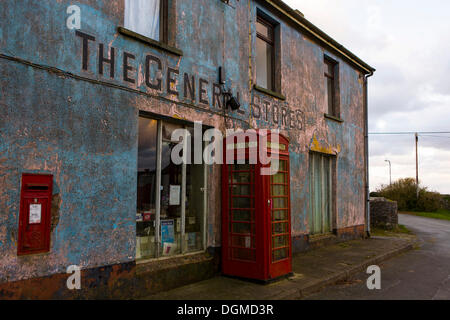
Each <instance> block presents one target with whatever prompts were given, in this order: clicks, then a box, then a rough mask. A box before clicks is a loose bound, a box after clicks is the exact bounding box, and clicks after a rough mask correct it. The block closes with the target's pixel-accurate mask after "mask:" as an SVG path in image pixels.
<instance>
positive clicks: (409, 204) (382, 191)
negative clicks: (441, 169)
mask: <svg viewBox="0 0 450 320" xmlns="http://www.w3.org/2000/svg"><path fill="white" fill-rule="evenodd" d="M376 193H377V194H379V196H380V197H384V198H386V199H390V200H393V201H397V205H398V210H400V211H408V210H409V211H426V212H436V211H437V210H438V209H440V207H441V196H440V194H439V193H436V192H430V191H428V190H427V188H426V187H420V185H419V198H417V189H416V180H415V179H414V178H405V179H400V180H398V181H395V182H394V183H392V184H391V185H383V186H381V187H380V188H379V189H378V190H377V192H376Z"/></svg>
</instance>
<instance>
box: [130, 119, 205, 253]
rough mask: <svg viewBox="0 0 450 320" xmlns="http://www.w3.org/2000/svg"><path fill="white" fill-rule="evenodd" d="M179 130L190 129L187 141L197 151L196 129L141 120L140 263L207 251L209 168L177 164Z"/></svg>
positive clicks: (139, 153)
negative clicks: (176, 135)
mask: <svg viewBox="0 0 450 320" xmlns="http://www.w3.org/2000/svg"><path fill="white" fill-rule="evenodd" d="M176 129H187V132H188V133H187V134H186V136H185V137H186V138H187V139H188V142H189V141H190V144H191V150H194V149H193V148H194V147H193V143H194V141H193V133H194V132H193V128H191V127H189V126H186V125H180V124H173V123H170V122H165V121H162V120H155V119H150V118H146V117H140V118H139V148H138V189H137V213H136V230H137V245H136V258H137V259H146V258H157V257H164V256H173V255H179V254H183V253H187V252H195V251H200V250H203V249H204V247H203V243H204V221H205V220H204V219H205V210H204V208H205V202H206V201H205V192H204V190H205V185H206V181H205V177H206V173H205V166H204V164H184V163H182V164H175V163H173V161H172V158H171V153H172V150H173V148H174V147H175V146H176V145H177V144H178V143H179V141H173V140H172V133H173V132H174V130H176ZM190 137H191V138H190ZM191 163H193V161H191ZM158 185H159V186H160V187H159V188H158V187H157V186H158ZM156 230H158V231H159V232H155V231H156Z"/></svg>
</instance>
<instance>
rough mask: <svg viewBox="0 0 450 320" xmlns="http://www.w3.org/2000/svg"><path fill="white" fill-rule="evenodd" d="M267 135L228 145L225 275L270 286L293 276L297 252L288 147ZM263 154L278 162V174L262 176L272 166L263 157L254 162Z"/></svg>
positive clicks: (284, 141)
mask: <svg viewBox="0 0 450 320" xmlns="http://www.w3.org/2000/svg"><path fill="white" fill-rule="evenodd" d="M243 135H244V136H246V134H243ZM262 135H263V133H261V132H260V131H258V132H257V133H256V137H257V138H252V137H249V136H247V137H246V138H245V140H244V139H243V137H242V136H241V137H240V139H239V137H238V136H239V134H235V135H234V136H233V137H228V138H225V141H224V149H225V151H224V154H226V155H227V159H230V156H231V155H233V156H234V159H235V160H234V163H230V161H227V162H225V164H224V165H223V166H222V271H223V273H224V274H225V275H230V276H236V277H242V278H248V279H254V280H261V281H264V282H266V281H270V280H273V279H276V278H279V277H282V276H285V275H288V274H291V273H292V249H291V216H290V188H289V142H288V140H287V139H286V138H285V137H283V136H281V135H279V134H278V135H277V136H278V137H279V139H278V142H275V141H273V140H275V139H273V137H274V135H275V133H274V134H271V133H270V132H269V133H265V134H264V137H262ZM261 138H262V139H261ZM236 140H237V141H240V142H237V143H236ZM242 141H244V142H242ZM260 151H261V152H263V153H266V154H267V155H269V156H270V157H271V158H272V159H277V160H279V161H278V163H279V168H278V172H277V173H276V174H273V175H263V174H262V171H261V169H263V168H265V169H266V170H267V169H268V168H270V164H266V165H264V164H262V163H261V161H260V160H261V159H260V157H259V156H258V157H257V161H256V163H255V161H254V160H255V159H254V156H255V153H256V154H257V155H259V152H260ZM252 157H253V161H251V159H252ZM238 160H240V162H243V161H245V164H239V163H238ZM272 162H273V160H272ZM251 163H255V164H251Z"/></svg>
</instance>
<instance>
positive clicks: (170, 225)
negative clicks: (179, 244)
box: [161, 219, 175, 243]
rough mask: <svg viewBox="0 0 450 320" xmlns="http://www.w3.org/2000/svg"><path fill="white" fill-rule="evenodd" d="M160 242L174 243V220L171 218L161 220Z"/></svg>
mask: <svg viewBox="0 0 450 320" xmlns="http://www.w3.org/2000/svg"><path fill="white" fill-rule="evenodd" d="M161 242H162V243H166V242H167V243H174V242H175V232H174V221H173V219H169V220H161Z"/></svg>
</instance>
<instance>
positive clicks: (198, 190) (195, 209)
mask: <svg viewBox="0 0 450 320" xmlns="http://www.w3.org/2000/svg"><path fill="white" fill-rule="evenodd" d="M204 187H205V186H204V167H203V165H202V164H190V165H189V164H188V165H186V221H185V226H186V238H187V239H185V241H186V246H185V248H186V249H187V251H188V252H189V251H198V250H201V249H202V246H203V216H204V210H203V208H204V205H203V204H204V199H203V198H204V193H203V188H204Z"/></svg>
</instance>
